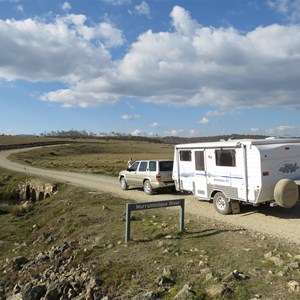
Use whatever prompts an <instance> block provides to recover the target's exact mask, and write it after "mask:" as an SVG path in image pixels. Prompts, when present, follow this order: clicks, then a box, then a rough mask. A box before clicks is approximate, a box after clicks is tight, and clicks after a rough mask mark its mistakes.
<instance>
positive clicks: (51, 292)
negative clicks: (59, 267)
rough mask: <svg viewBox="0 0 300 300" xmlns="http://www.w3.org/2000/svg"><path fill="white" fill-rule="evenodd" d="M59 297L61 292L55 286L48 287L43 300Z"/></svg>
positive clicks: (52, 299) (53, 299)
mask: <svg viewBox="0 0 300 300" xmlns="http://www.w3.org/2000/svg"><path fill="white" fill-rule="evenodd" d="M60 297H61V293H60V291H59V290H58V288H57V287H55V286H52V287H49V288H48V290H47V293H46V295H45V300H57V299H59V298H60Z"/></svg>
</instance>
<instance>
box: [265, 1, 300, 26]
mask: <svg viewBox="0 0 300 300" xmlns="http://www.w3.org/2000/svg"><path fill="white" fill-rule="evenodd" d="M267 4H268V5H269V7H271V8H272V9H275V10H276V11H278V12H279V13H281V14H283V15H284V16H286V17H287V18H288V19H289V20H290V21H292V22H298V21H299V20H300V1H299V0H268V1H267Z"/></svg>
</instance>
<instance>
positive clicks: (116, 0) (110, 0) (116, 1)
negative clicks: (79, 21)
mask: <svg viewBox="0 0 300 300" xmlns="http://www.w3.org/2000/svg"><path fill="white" fill-rule="evenodd" d="M102 1H103V2H104V3H107V4H111V5H115V6H120V5H123V4H128V3H130V0H102Z"/></svg>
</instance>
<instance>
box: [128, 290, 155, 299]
mask: <svg viewBox="0 0 300 300" xmlns="http://www.w3.org/2000/svg"><path fill="white" fill-rule="evenodd" d="M155 299H157V298H156V295H155V293H154V292H152V291H150V292H145V293H140V294H137V295H135V296H134V297H133V298H132V300H155Z"/></svg>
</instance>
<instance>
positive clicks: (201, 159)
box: [195, 151, 204, 171]
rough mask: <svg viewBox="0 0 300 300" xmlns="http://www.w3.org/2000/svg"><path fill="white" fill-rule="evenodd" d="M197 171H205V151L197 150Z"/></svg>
mask: <svg viewBox="0 0 300 300" xmlns="http://www.w3.org/2000/svg"><path fill="white" fill-rule="evenodd" d="M195 164H196V166H195V167H196V171H204V151H195Z"/></svg>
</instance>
